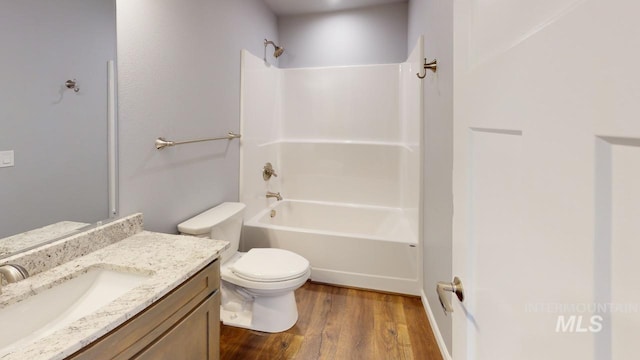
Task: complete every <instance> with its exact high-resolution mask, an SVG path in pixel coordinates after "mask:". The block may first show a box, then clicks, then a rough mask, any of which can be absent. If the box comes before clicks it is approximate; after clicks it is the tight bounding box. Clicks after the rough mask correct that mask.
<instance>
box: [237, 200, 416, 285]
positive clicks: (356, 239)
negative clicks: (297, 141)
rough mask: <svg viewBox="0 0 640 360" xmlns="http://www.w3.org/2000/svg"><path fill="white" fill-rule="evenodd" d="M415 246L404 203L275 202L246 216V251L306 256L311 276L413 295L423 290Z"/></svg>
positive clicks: (317, 278)
mask: <svg viewBox="0 0 640 360" xmlns="http://www.w3.org/2000/svg"><path fill="white" fill-rule="evenodd" d="M272 215H273V216H272ZM417 246H418V241H417V237H416V234H414V233H413V232H412V231H411V226H410V223H409V220H408V219H407V217H406V216H405V214H404V212H403V210H402V209H397V208H389V207H380V206H367V205H351V204H342V203H330V202H320V201H300V200H283V201H279V202H276V203H274V204H272V205H271V206H270V207H269V208H266V209H264V210H262V211H261V212H259V213H258V214H257V215H256V216H254V217H253V218H251V219H248V220H245V223H244V227H243V234H242V250H243V251H247V250H248V249H251V248H257V247H275V248H281V249H287V250H291V251H294V252H296V253H298V254H300V255H302V256H304V257H305V258H307V259H308V260H309V261H310V262H311V267H312V270H311V279H312V280H313V281H317V282H323V283H329V284H336V285H343V286H352V287H359V288H367V289H374V290H381V291H389V292H397V293H404V294H412V295H419V285H418V247H417Z"/></svg>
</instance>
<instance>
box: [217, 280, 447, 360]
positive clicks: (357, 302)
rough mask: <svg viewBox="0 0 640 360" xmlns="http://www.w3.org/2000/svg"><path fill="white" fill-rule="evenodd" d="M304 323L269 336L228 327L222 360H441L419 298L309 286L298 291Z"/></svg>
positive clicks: (223, 330)
mask: <svg viewBox="0 0 640 360" xmlns="http://www.w3.org/2000/svg"><path fill="white" fill-rule="evenodd" d="M296 301H297V303H298V312H299V314H300V315H299V319H298V323H297V324H296V325H295V326H294V327H293V328H291V329H289V330H288V331H286V332H283V333H279V334H266V333H261V332H257V331H251V330H245V329H239V328H234V327H229V326H224V325H222V328H221V336H220V358H221V359H222V360H232V359H241V360H254V359H256V360H257V359H265V360H276V359H299V360H315V359H331V360H334V359H336V360H342V359H345V360H352V359H363V360H365V359H366V360H377V359H381V360H392V359H420V360H440V359H442V356H441V354H440V350H439V349H438V346H437V344H436V341H435V338H434V336H433V332H432V330H431V327H430V326H429V321H428V319H427V316H426V314H425V311H424V308H423V307H422V302H421V301H420V298H418V297H408V296H400V295H391V294H383V293H377V292H371V291H364V290H355V289H347V288H340V287H335V286H329V285H322V284H316V283H311V282H307V283H306V284H305V285H304V286H303V287H301V288H300V289H298V290H297V291H296Z"/></svg>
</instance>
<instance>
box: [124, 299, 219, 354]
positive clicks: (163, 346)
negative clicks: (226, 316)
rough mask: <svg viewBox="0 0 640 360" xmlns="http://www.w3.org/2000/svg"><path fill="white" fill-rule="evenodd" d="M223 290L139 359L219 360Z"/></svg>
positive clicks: (149, 348) (150, 346) (160, 338)
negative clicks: (221, 295)
mask: <svg viewBox="0 0 640 360" xmlns="http://www.w3.org/2000/svg"><path fill="white" fill-rule="evenodd" d="M219 318H220V292H219V291H216V292H215V293H214V294H213V295H212V296H211V297H209V298H208V299H207V300H206V301H204V302H203V303H202V304H200V306H198V307H196V308H195V309H194V310H193V311H192V312H191V313H189V314H188V315H187V316H185V317H184V318H183V319H182V320H180V321H179V322H178V323H177V324H176V325H175V326H174V327H172V328H171V329H169V331H167V332H166V333H164V334H163V335H162V336H160V337H159V338H158V339H157V340H156V341H155V342H154V343H152V344H151V345H149V347H148V348H146V349H145V350H143V351H142V352H140V353H139V354H137V355H136V356H134V357H133V359H136V360H161V359H166V360H191V359H193V360H204V359H209V360H217V359H219V358H220V343H219V339H220V320H219Z"/></svg>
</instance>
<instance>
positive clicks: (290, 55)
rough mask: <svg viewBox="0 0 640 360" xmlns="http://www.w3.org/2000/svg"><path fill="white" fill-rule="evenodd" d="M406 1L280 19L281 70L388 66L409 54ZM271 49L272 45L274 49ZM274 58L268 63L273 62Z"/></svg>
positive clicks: (403, 59)
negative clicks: (373, 65)
mask: <svg viewBox="0 0 640 360" xmlns="http://www.w3.org/2000/svg"><path fill="white" fill-rule="evenodd" d="M407 9H408V5H407V3H395V4H389V5H380V6H370V7H366V8H361V9H355V10H345V11H336V12H329V13H320V14H309V15H292V16H281V17H279V18H278V31H279V36H280V43H279V45H280V46H283V47H284V48H285V49H286V50H285V53H284V55H282V56H281V57H280V58H279V59H278V66H279V67H281V68H295V67H312V66H339V65H363V64H387V63H399V62H403V61H405V60H406V58H407V16H408V14H407ZM270 49H271V48H270ZM273 60H274V59H273V57H270V58H269V61H270V62H272V63H273Z"/></svg>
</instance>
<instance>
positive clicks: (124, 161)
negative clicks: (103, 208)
mask: <svg viewBox="0 0 640 360" xmlns="http://www.w3.org/2000/svg"><path fill="white" fill-rule="evenodd" d="M117 6H118V9H117V12H118V13H117V15H118V63H119V69H118V70H119V71H118V82H119V92H118V95H119V124H120V133H119V136H120V212H121V213H122V214H129V213H133V212H137V211H140V212H143V213H144V216H145V228H147V229H149V230H155V231H162V232H169V233H173V232H176V224H178V223H179V222H181V221H183V220H185V219H187V218H188V217H190V216H193V215H195V214H196V213H198V212H200V211H203V210H206V209H207V208H209V207H212V206H214V205H217V204H218V203H220V202H223V201H232V200H233V201H237V200H238V183H239V179H238V176H239V175H238V173H239V169H238V166H239V165H238V164H239V151H238V149H239V142H238V141H237V140H233V141H229V142H227V141H217V142H206V143H199V144H190V145H182V146H178V147H174V148H167V149H164V150H162V151H158V150H156V149H155V147H154V141H155V139H156V137H158V136H164V137H167V138H169V139H171V140H187V139H193V138H201V137H210V136H220V135H224V134H226V133H227V132H228V131H229V130H233V131H239V126H240V125H239V118H240V115H239V111H240V110H239V109H240V89H239V87H240V50H241V49H242V48H247V49H250V50H251V51H252V52H254V53H256V54H261V53H262V50H263V39H264V38H265V37H266V38H270V39H275V40H277V25H276V18H275V15H273V14H272V13H271V11H270V10H269V9H268V8H267V7H266V6H265V5H264V3H263V2H262V1H260V0H243V1H206V0H189V1H184V0H161V1H160V0H137V1H118V3H117Z"/></svg>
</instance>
